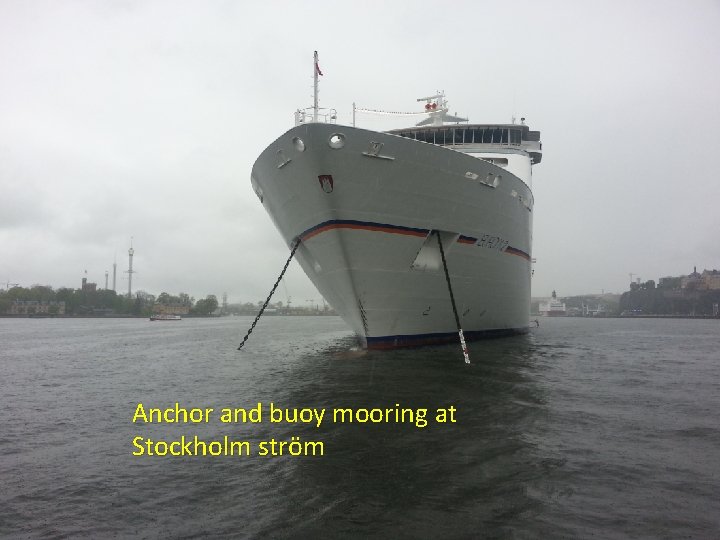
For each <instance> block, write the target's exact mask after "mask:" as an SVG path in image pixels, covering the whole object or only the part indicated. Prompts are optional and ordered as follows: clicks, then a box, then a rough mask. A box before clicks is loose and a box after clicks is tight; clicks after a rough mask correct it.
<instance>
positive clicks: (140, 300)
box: [0, 285, 218, 316]
mask: <svg viewBox="0 0 720 540" xmlns="http://www.w3.org/2000/svg"><path fill="white" fill-rule="evenodd" d="M15 301H37V302H48V303H49V302H65V314H66V315H96V314H97V315H99V314H117V315H135V316H149V315H151V314H152V313H153V311H154V308H155V304H156V303H157V304H162V305H166V306H169V305H181V306H186V307H187V308H188V309H189V313H190V314H191V315H210V314H211V313H213V312H214V311H215V310H216V309H217V308H218V300H217V298H216V297H215V295H214V294H209V295H208V296H207V297H206V298H203V299H200V300H197V301H196V300H195V298H193V297H191V296H190V295H188V294H186V293H182V292H181V293H179V294H178V295H171V294H169V293H166V292H163V293H161V294H160V295H159V296H157V297H155V296H154V295H152V294H149V293H147V292H145V291H138V292H137V293H135V294H134V295H133V296H132V297H130V298H128V296H127V295H124V294H117V293H116V292H115V291H112V290H108V289H99V290H87V289H86V290H83V289H70V288H67V287H61V288H59V289H57V290H55V289H53V288H52V287H50V286H49V285H33V286H32V287H12V288H10V289H7V290H0V313H8V312H9V311H10V308H11V306H12V304H13V302H15ZM51 309H52V307H51ZM56 310H57V308H56ZM51 313H52V311H51Z"/></svg>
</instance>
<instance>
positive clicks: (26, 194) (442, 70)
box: [0, 0, 720, 304]
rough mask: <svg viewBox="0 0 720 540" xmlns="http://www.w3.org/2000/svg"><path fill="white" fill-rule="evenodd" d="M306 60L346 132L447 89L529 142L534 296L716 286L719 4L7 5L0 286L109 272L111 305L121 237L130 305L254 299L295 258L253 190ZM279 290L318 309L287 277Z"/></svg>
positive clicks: (303, 80)
mask: <svg viewBox="0 0 720 540" xmlns="http://www.w3.org/2000/svg"><path fill="white" fill-rule="evenodd" d="M316 49H317V50H318V51H319V54H320V65H321V67H322V70H323V72H324V74H325V75H324V77H323V78H322V80H321V94H320V97H321V105H323V106H328V107H335V108H337V109H338V112H339V122H340V123H345V124H349V123H350V122H351V110H352V103H353V101H355V102H357V103H358V105H359V106H365V107H372V108H383V109H389V110H410V109H413V108H414V107H416V104H415V98H417V97H421V96H424V95H428V94H429V93H432V92H434V91H435V90H437V89H444V90H445V92H446V94H447V97H448V100H449V102H450V108H451V112H455V111H457V112H458V113H459V114H461V115H465V116H467V117H469V118H470V120H471V121H473V122H509V121H510V118H511V116H512V114H513V112H515V113H516V115H517V116H518V117H520V116H525V117H526V118H527V122H528V123H529V124H530V126H531V128H532V129H538V130H540V131H541V132H542V140H543V149H544V155H543V162H542V163H541V164H539V165H538V166H537V167H535V169H534V186H533V188H534V194H535V209H534V219H535V228H534V246H533V256H534V257H536V259H537V263H536V266H535V268H536V270H535V277H534V278H533V295H534V296H547V295H549V294H550V292H551V291H552V289H557V291H558V294H560V295H561V296H564V295H570V294H581V293H599V292H600V291H601V290H605V292H608V291H613V292H622V291H623V290H626V289H627V284H628V282H629V277H628V273H629V272H633V273H635V274H636V275H639V276H640V277H642V279H643V280H646V279H657V278H658V277H660V276H665V275H680V274H687V273H689V272H690V271H692V267H693V265H697V266H698V269H699V270H702V269H703V268H720V241H719V239H718V236H719V234H718V233H719V231H720V181H719V180H720V178H719V176H720V175H719V174H718V162H717V157H716V156H717V149H716V145H717V141H718V127H719V126H720V97H719V96H720V3H718V2H717V1H715V0H690V1H674V2H668V1H632V0H630V1H628V0H625V1H607V2H575V1H566V2H542V1H528V2H525V1H513V2H480V1H469V2H447V3H444V2H437V1H432V2H416V1H413V2H380V1H368V0H366V1H363V2H337V1H333V2H314V1H313V2H310V1H308V2H273V1H264V2H252V3H250V2H239V1H238V2H232V1H193V2H190V1H182V0H175V1H167V2H162V1H145V2H140V1H104V2H101V1H63V0H53V1H33V2H30V1H24V0H17V1H14V0H0V77H1V79H0V248H1V251H0V280H1V281H2V282H3V286H4V282H6V281H10V282H11V283H20V284H21V285H24V286H29V285H31V284H35V283H39V284H48V285H52V286H53V287H56V288H57V287H60V286H71V287H78V286H79V285H80V280H81V278H82V277H83V271H84V270H86V269H87V272H88V278H89V279H90V281H96V282H97V283H98V285H99V286H100V287H102V286H103V285H104V274H105V271H106V270H109V271H110V272H111V279H112V262H113V258H114V257H115V256H117V262H118V272H119V275H118V290H126V288H127V281H126V279H125V275H124V274H122V273H120V272H121V271H122V270H125V269H127V249H128V247H129V241H130V237H131V236H133V237H134V246H135V262H134V266H135V269H136V270H137V271H138V274H136V275H135V277H134V279H133V285H134V287H133V288H134V289H143V290H146V291H148V292H151V293H154V294H159V293H160V292H162V291H167V292H171V293H178V292H181V291H182V292H187V293H189V294H191V295H194V296H195V297H204V296H205V295H207V294H216V295H217V296H218V297H220V295H222V293H223V292H227V293H228V295H229V300H230V301H231V302H235V301H257V300H260V299H263V298H264V297H265V296H266V294H267V292H268V290H269V289H270V287H271V285H272V283H273V282H274V280H275V278H276V275H277V273H278V272H279V270H280V269H281V268H282V265H283V263H284V261H285V259H286V257H287V254H288V251H287V248H286V246H285V244H284V242H283V241H282V239H281V237H280V235H279V233H278V232H277V231H276V230H275V228H274V226H273V224H272V222H271V221H270V219H269V217H268V216H267V215H266V213H265V211H264V210H263V208H262V206H261V205H260V203H259V201H258V200H257V198H256V197H255V195H254V193H253V191H252V189H251V187H250V170H251V167H252V164H253V162H254V160H255V158H256V157H257V156H258V155H259V153H260V152H261V151H262V150H263V149H264V148H265V147H266V146H267V145H268V144H269V143H271V142H272V141H273V140H274V139H275V138H276V137H278V136H279V135H280V134H281V133H283V132H284V131H285V130H287V129H289V128H290V127H291V126H292V123H293V111H294V110H295V109H296V108H298V107H306V106H309V105H311V104H312V98H311V93H312V78H311V77H312V71H311V69H312V52H313V50H316ZM359 120H360V125H361V126H363V127H368V128H375V129H381V128H386V127H389V126H386V125H382V126H381V125H380V124H379V123H378V122H377V120H375V119H373V118H371V117H363V118H360V119H359ZM413 121H416V119H413V118H408V119H407V121H403V120H401V121H399V122H396V124H395V126H394V127H402V125H403V124H409V123H411V122H413ZM287 289H288V293H289V294H290V295H291V296H292V297H293V302H294V303H296V304H302V303H305V302H306V301H307V299H315V300H316V301H319V298H320V295H319V293H317V292H316V291H315V289H314V287H313V286H312V284H311V283H310V282H309V280H308V279H307V278H305V276H304V274H303V273H302V270H301V269H300V267H299V266H298V265H297V264H296V263H293V265H292V266H291V269H290V270H289V272H288V277H287ZM284 297H285V292H284V290H283V289H281V290H280V295H279V296H278V298H277V299H279V300H284V299H285V298H284Z"/></svg>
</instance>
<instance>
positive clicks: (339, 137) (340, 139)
mask: <svg viewBox="0 0 720 540" xmlns="http://www.w3.org/2000/svg"><path fill="white" fill-rule="evenodd" d="M328 144H329V145H330V148H333V149H335V150H338V149H339V148H342V147H343V146H345V135H343V134H342V133H333V134H332V135H330V138H329V139H328Z"/></svg>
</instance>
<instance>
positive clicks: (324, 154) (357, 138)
mask: <svg viewBox="0 0 720 540" xmlns="http://www.w3.org/2000/svg"><path fill="white" fill-rule="evenodd" d="M314 70H315V77H316V84H317V73H318V72H319V67H318V66H317V63H315V66H314ZM316 96H317V93H316ZM418 101H419V102H424V110H425V112H426V113H427V118H426V119H425V120H423V121H422V122H420V123H419V124H418V125H416V126H414V127H410V128H407V129H400V130H393V131H388V132H377V131H369V130H365V129H360V128H357V127H353V126H344V125H337V124H335V123H333V122H334V120H335V117H336V114H334V113H333V112H331V113H329V114H323V111H322V110H321V109H319V108H318V106H317V97H316V100H315V104H314V106H313V107H311V108H310V109H308V110H305V111H298V112H297V113H296V126H295V127H294V128H292V129H290V130H289V131H287V132H286V133H284V134H283V135H281V136H280V137H279V138H278V139H277V140H275V141H274V142H273V143H271V144H270V145H269V146H268V147H267V148H266V149H265V151H263V153H262V154H261V155H260V157H259V158H258V159H257V161H256V162H255V164H254V166H253V169H252V177H251V181H252V186H253V189H254V191H255V193H256V194H257V196H258V197H259V199H260V201H261V202H262V204H263V206H264V207H265V209H266V210H267V212H268V213H269V214H270V216H271V218H272V220H273V221H274V223H275V225H276V226H277V228H278V230H279V231H280V234H282V236H283V238H284V239H285V241H286V242H287V244H288V246H289V247H293V246H295V244H296V242H299V245H298V248H297V252H296V257H297V260H298V261H299V263H300V265H301V266H302V268H303V270H304V271H305V273H306V274H307V275H308V277H309V278H310V279H311V280H312V282H313V283H314V284H315V286H316V287H317V289H318V290H319V291H320V293H321V294H322V295H323V296H324V297H325V299H326V300H327V301H328V302H329V303H330V304H331V305H332V307H333V308H335V310H336V311H337V312H338V313H339V314H340V315H341V316H342V317H343V319H344V320H345V321H346V322H347V323H348V324H349V325H350V326H351V327H352V329H353V330H354V331H355V332H356V333H357V335H358V336H359V338H360V340H361V342H362V344H363V346H366V347H368V348H371V349H384V348H395V347H405V346H418V345H426V344H435V343H443V342H450V341H457V339H458V329H457V325H456V319H455V315H454V313H453V305H452V303H451V300H450V295H449V294H448V284H447V281H446V274H445V272H444V269H445V267H444V265H443V261H442V254H441V250H440V246H439V242H438V238H439V239H440V240H441V242H442V247H443V251H444V256H445V258H446V263H447V264H446V268H447V270H448V276H447V277H449V281H450V283H451V284H452V290H453V292H454V300H455V304H456V313H457V316H458V318H459V322H460V325H461V326H462V328H463V330H464V335H465V337H466V338H467V339H478V338H482V337H492V336H503V335H511V334H517V333H524V332H527V330H528V322H529V311H530V279H531V273H532V269H531V266H532V259H531V249H532V248H531V246H532V212H533V195H532V191H531V178H532V165H533V164H537V163H539V162H540V160H541V157H542V145H541V143H540V133H539V132H538V131H531V130H530V128H529V127H528V126H527V125H525V123H524V121H523V122H522V123H520V124H515V123H510V124H472V123H467V122H466V121H465V119H462V118H457V117H453V116H450V115H449V114H448V109H447V102H446V100H445V98H444V95H443V93H440V92H438V93H437V94H436V95H433V96H429V97H426V98H421V99H420V100H418ZM323 120H327V122H324V121H323Z"/></svg>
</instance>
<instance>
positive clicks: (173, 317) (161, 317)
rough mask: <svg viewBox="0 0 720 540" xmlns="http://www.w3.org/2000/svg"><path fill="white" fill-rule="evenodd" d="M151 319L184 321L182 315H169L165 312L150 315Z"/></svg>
mask: <svg viewBox="0 0 720 540" xmlns="http://www.w3.org/2000/svg"><path fill="white" fill-rule="evenodd" d="M150 320H151V321H182V317H181V316H180V315H168V314H164V313H160V314H157V315H150Z"/></svg>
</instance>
